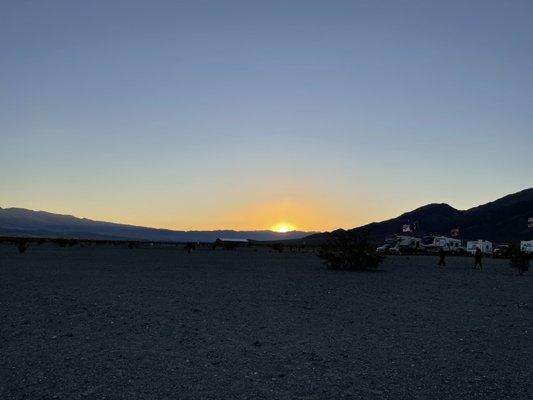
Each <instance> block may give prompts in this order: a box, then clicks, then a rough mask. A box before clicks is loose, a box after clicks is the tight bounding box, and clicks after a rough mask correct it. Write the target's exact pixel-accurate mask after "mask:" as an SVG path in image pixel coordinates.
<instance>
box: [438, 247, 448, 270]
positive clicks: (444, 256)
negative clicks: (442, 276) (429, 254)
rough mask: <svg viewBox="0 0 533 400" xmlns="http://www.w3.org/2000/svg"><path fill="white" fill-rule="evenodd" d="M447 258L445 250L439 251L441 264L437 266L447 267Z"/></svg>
mask: <svg viewBox="0 0 533 400" xmlns="http://www.w3.org/2000/svg"><path fill="white" fill-rule="evenodd" d="M445 258H446V252H445V251H444V249H443V248H441V249H440V250H439V263H438V264H437V265H438V266H439V267H445V266H446V261H445V260H444V259H445Z"/></svg>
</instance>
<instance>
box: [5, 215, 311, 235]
mask: <svg viewBox="0 0 533 400" xmlns="http://www.w3.org/2000/svg"><path fill="white" fill-rule="evenodd" d="M308 234H309V232H301V231H293V232H287V233H279V232H272V231H269V230H260V231H235V230H214V231H175V230H170V229H156V228H147V227H143V226H136V225H126V224H117V223H111V222H103V221H93V220H90V219H87V218H78V217H75V216H72V215H64V214H54V213H50V212H46V211H33V210H27V209H25V208H5V209H4V208H0V235H3V236H38V237H44V236H46V237H68V238H80V239H82V238H83V239H113V240H121V239H122V240H147V241H168V242H188V241H200V242H212V241H215V240H216V239H217V238H219V237H225V238H246V239H251V240H285V239H299V238H301V237H304V236H307V235H308Z"/></svg>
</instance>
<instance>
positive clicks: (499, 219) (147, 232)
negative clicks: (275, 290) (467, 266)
mask: <svg viewBox="0 0 533 400" xmlns="http://www.w3.org/2000/svg"><path fill="white" fill-rule="evenodd" d="M532 217H533V188H531V189H526V190H523V191H521V192H518V193H514V194H510V195H508V196H505V197H502V198H501V199H498V200H496V201H493V202H491V203H487V204H484V205H481V206H478V207H474V208H470V209H468V210H457V209H455V208H453V207H451V206H450V205H448V204H428V205H426V206H423V207H420V208H417V209H416V210H413V211H410V212H407V213H405V214H402V215H400V216H399V217H397V218H393V219H389V220H387V221H383V222H374V223H371V224H368V225H364V226H361V227H358V228H354V229H350V230H346V231H345V230H342V229H339V230H336V231H333V232H326V233H313V232H301V231H294V232H287V233H278V232H272V231H268V230H263V231H233V230H217V231H174V230H169V229H155V228H147V227H142V226H134V225H124V224H115V223H111V222H102V221H93V220H90V219H86V218H77V217H73V216H71V215H61V214H53V213H49V212H44V211H32V210H27V209H24V208H4V209H3V208H0V235H1V236H36V237H62V238H79V239H109V240H145V241H165V242H189V241H200V242H213V241H215V240H216V239H217V238H219V237H224V238H246V239H251V240H260V241H279V240H298V241H305V242H306V243H310V244H311V243H322V242H324V241H326V240H327V239H328V238H330V237H331V236H334V235H338V234H340V233H341V232H345V233H347V234H348V235H356V236H361V237H365V238H367V240H369V241H370V242H372V243H376V244H377V243H382V242H383V241H384V239H385V238H386V237H387V236H390V235H394V234H401V233H402V227H403V225H405V224H411V225H412V224H414V223H416V225H417V230H416V231H415V232H412V234H413V235H415V236H419V237H420V236H424V235H433V234H437V235H445V236H450V232H451V230H452V229H455V228H459V232H460V238H461V239H463V240H476V239H485V240H490V241H492V242H495V243H515V242H518V241H520V240H531V239H533V228H528V218H532ZM310 233H311V234H310Z"/></svg>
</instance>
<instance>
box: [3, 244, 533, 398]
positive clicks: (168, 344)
mask: <svg viewBox="0 0 533 400" xmlns="http://www.w3.org/2000/svg"><path fill="white" fill-rule="evenodd" d="M472 261H473V260H472V259H469V258H450V259H448V266H447V267H446V268H444V269H438V268H437V267H436V262H437V260H436V258H435V257H424V256H420V257H390V258H388V259H387V260H386V261H385V262H384V264H383V266H382V268H381V271H379V272H367V273H353V272H352V273H350V272H335V271H328V270H326V269H325V268H324V266H323V265H322V264H321V262H320V260H318V258H316V256H314V255H313V254H310V253H297V252H295V253H288V252H286V253H281V254H279V253H274V252H269V251H267V250H259V251H252V250H250V249H239V250H238V251H208V250H199V251H196V252H193V253H191V254H187V253H186V252H185V251H182V250H177V249H173V248H161V249H156V248H146V249H133V250H130V249H127V248H120V247H112V246H98V247H72V248H59V247H54V246H52V245H41V246H36V245H34V246H31V247H30V248H29V249H28V251H27V253H25V254H18V253H17V252H16V249H15V247H14V246H5V245H3V246H0V355H1V357H0V399H2V400H4V399H6V400H7V399H104V398H106V399H171V398H172V399H250V398H254V399H298V398H300V399H338V398H351V399H358V398H361V399H477V398H479V399H498V400H501V399H530V398H532V396H533V390H532V379H531V378H532V374H531V369H532V367H533V362H532V360H533V346H532V340H531V339H532V333H533V313H532V306H533V276H532V275H531V272H530V273H529V275H526V276H517V275H516V272H515V271H514V270H512V269H511V268H510V267H509V266H508V263H507V261H502V260H492V259H486V260H484V261H485V264H486V265H485V269H484V270H483V271H480V270H472V269H471V268H470V267H471V263H472Z"/></svg>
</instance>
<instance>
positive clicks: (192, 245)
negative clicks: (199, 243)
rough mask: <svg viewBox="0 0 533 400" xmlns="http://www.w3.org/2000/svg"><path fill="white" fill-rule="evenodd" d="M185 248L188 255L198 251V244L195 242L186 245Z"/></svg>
mask: <svg viewBox="0 0 533 400" xmlns="http://www.w3.org/2000/svg"><path fill="white" fill-rule="evenodd" d="M183 248H184V249H185V250H187V252H188V253H190V252H191V251H193V250H196V243H194V242H189V243H185V246H184V247H183Z"/></svg>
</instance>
